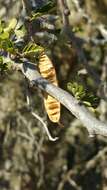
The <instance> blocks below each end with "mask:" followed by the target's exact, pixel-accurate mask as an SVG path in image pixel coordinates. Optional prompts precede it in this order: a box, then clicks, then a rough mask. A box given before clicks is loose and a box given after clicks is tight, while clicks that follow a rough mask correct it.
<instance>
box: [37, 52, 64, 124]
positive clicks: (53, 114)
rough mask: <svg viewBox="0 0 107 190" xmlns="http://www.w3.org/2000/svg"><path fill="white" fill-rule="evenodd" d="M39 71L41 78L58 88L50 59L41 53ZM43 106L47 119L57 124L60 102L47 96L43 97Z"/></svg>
mask: <svg viewBox="0 0 107 190" xmlns="http://www.w3.org/2000/svg"><path fill="white" fill-rule="evenodd" d="M39 71H40V73H41V75H42V77H43V78H45V79H47V80H48V81H49V82H51V83H52V84H54V85H56V86H58V82H57V78H56V71H55V68H54V66H53V64H52V61H51V60H50V58H49V57H48V56H47V55H46V54H45V52H42V53H41V54H40V58H39ZM44 105H45V109H46V112H47V114H48V116H49V119H50V120H51V121H52V122H54V123H59V120H60V102H59V101H57V100H56V99H55V98H53V97H52V96H50V95H49V94H47V93H46V94H45V95H44Z"/></svg>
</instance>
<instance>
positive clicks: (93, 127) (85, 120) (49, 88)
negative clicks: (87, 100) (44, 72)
mask: <svg viewBox="0 0 107 190" xmlns="http://www.w3.org/2000/svg"><path fill="white" fill-rule="evenodd" d="M17 65H18V67H20V69H21V71H22V73H23V74H24V75H25V76H26V78H27V79H28V80H29V81H30V83H31V84H32V85H33V86H35V87H38V88H40V89H41V90H43V91H45V92H47V93H49V94H50V95H51V96H53V97H54V98H56V99H57V100H58V101H59V102H60V103H61V104H62V105H64V106H65V107H66V108H67V109H68V110H69V111H70V112H71V113H72V114H73V115H74V116H75V117H76V118H77V119H79V120H80V121H81V123H82V124H83V126H84V127H86V129H87V130H88V132H89V135H90V136H94V135H96V134H99V135H104V136H107V124H106V123H103V122H101V121H99V120H98V119H96V118H95V117H94V116H93V115H92V114H91V113H90V112H89V111H88V109H87V108H85V106H83V105H80V104H79V102H78V100H76V99H75V98H74V97H73V96H72V95H71V94H69V93H68V92H66V91H65V90H63V89H61V88H59V87H56V86H54V85H53V84H51V83H49V82H48V81H47V80H46V79H44V78H42V77H41V75H40V74H39V72H38V71H37V69H36V66H35V65H34V64H32V63H30V62H28V61H26V60H25V61H24V62H23V63H22V64H17Z"/></svg>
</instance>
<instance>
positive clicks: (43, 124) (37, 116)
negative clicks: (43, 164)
mask: <svg viewBox="0 0 107 190" xmlns="http://www.w3.org/2000/svg"><path fill="white" fill-rule="evenodd" d="M31 114H32V115H33V116H34V117H35V118H36V119H38V120H39V121H40V122H41V124H42V126H43V128H44V131H45V132H46V134H47V135H48V138H49V140H50V141H56V140H58V137H55V138H53V137H52V136H51V134H50V132H49V130H48V128H47V125H46V124H45V122H44V121H43V119H42V118H41V117H40V116H39V115H37V114H36V113H34V112H31Z"/></svg>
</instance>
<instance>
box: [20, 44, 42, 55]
mask: <svg viewBox="0 0 107 190" xmlns="http://www.w3.org/2000/svg"><path fill="white" fill-rule="evenodd" d="M41 51H43V47H41V46H38V45H37V44H35V43H31V42H30V43H29V44H28V45H27V46H25V48H24V49H23V53H24V55H32V54H33V55H35V53H40V52H41Z"/></svg>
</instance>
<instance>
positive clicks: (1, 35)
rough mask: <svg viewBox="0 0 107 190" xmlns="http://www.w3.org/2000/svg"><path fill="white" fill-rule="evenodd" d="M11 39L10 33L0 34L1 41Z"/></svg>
mask: <svg viewBox="0 0 107 190" xmlns="http://www.w3.org/2000/svg"><path fill="white" fill-rule="evenodd" d="M8 38H9V33H8V32H3V33H1V34H0V39H2V40H5V39H8Z"/></svg>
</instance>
